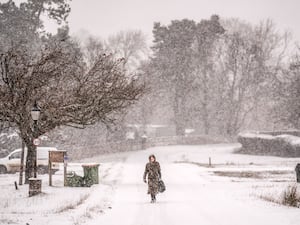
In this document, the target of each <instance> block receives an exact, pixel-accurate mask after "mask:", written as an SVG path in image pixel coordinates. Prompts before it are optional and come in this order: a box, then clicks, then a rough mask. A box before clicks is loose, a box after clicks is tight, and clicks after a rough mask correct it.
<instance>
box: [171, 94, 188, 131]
mask: <svg viewBox="0 0 300 225" xmlns="http://www.w3.org/2000/svg"><path fill="white" fill-rule="evenodd" d="M173 111H174V119H175V127H176V135H177V136H184V135H185V121H186V118H185V102H184V100H183V98H182V97H181V96H179V94H178V92H176V93H175V101H174V105H173Z"/></svg>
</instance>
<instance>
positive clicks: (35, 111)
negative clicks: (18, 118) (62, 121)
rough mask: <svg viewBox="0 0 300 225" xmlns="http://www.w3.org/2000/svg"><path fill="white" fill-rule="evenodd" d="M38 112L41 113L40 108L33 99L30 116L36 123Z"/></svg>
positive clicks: (38, 116)
mask: <svg viewBox="0 0 300 225" xmlns="http://www.w3.org/2000/svg"><path fill="white" fill-rule="evenodd" d="M40 114H41V110H40V108H39V107H38V105H37V103H36V101H35V102H34V105H33V107H32V109H31V118H32V120H33V121H34V122H35V123H37V121H38V120H39V118H40Z"/></svg>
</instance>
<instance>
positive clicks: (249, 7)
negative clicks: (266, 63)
mask: <svg viewBox="0 0 300 225" xmlns="http://www.w3.org/2000/svg"><path fill="white" fill-rule="evenodd" d="M71 8H72V11H71V14H70V16H69V19H68V20H69V25H70V28H71V33H72V34H77V35H78V34H79V33H82V34H86V33H90V34H93V35H96V36H100V37H103V38H105V37H107V36H108V35H110V34H113V33H116V32H118V31H120V30H127V29H140V30H142V31H143V32H144V33H146V34H147V36H148V38H149V39H150V40H151V38H152V27H153V23H154V22H161V23H163V24H168V23H169V22H170V21H171V20H174V19H183V18H188V19H193V20H195V21H200V20H201V19H203V18H206V19H207V18H209V17H210V16H211V15H212V14H218V15H219V16H220V17H223V18H230V17H238V18H240V19H243V20H245V21H248V22H251V23H258V22H259V21H260V20H263V19H268V18H270V19H272V20H273V21H274V22H275V23H276V25H277V27H278V28H279V29H280V30H289V31H291V32H292V33H293V34H294V39H295V40H296V41H299V42H300V24H299V23H300V0H73V1H72V2H71ZM47 26H48V29H49V30H51V29H53V26H51V25H50V24H47Z"/></svg>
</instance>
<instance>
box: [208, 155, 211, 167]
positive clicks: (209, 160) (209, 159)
mask: <svg viewBox="0 0 300 225" xmlns="http://www.w3.org/2000/svg"><path fill="white" fill-rule="evenodd" d="M208 165H209V167H211V158H210V157H209V158H208Z"/></svg>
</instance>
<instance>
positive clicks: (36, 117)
mask: <svg viewBox="0 0 300 225" xmlns="http://www.w3.org/2000/svg"><path fill="white" fill-rule="evenodd" d="M40 113H41V110H40V108H39V107H38V105H37V102H36V101H35V102H34V105H33V107H32V109H31V118H32V120H33V138H34V140H33V141H34V142H35V140H36V139H37V138H38V129H37V122H38V120H39V118H40ZM33 146H34V149H33V150H34V154H33V160H34V174H33V176H34V177H35V178H36V174H37V164H36V161H37V152H36V146H37V144H36V143H33Z"/></svg>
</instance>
